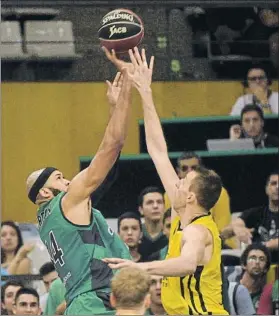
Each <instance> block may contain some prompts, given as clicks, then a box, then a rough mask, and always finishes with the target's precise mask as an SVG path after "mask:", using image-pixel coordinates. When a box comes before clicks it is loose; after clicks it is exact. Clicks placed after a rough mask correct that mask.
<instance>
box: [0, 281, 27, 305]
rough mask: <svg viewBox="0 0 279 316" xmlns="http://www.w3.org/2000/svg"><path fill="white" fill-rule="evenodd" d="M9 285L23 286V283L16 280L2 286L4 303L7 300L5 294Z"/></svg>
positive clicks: (2, 300)
mask: <svg viewBox="0 0 279 316" xmlns="http://www.w3.org/2000/svg"><path fill="white" fill-rule="evenodd" d="M9 286H18V287H21V288H22V287H23V284H22V283H20V282H16V281H8V282H6V283H5V284H4V285H3V286H2V288H1V302H2V303H4V300H5V294H6V290H7V288H8V287H9Z"/></svg>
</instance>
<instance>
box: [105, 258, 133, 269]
mask: <svg viewBox="0 0 279 316" xmlns="http://www.w3.org/2000/svg"><path fill="white" fill-rule="evenodd" d="M102 261H104V262H106V263H107V264H108V266H109V267H110V268H111V269H113V270H114V269H122V268H127V267H133V266H137V263H136V262H134V261H131V260H126V259H121V258H104V259H103V260H102Z"/></svg>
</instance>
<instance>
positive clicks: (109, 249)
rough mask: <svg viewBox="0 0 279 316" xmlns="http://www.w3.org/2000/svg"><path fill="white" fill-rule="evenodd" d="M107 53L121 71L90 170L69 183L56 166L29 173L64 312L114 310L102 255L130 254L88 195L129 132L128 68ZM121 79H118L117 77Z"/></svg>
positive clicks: (110, 94)
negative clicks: (60, 283)
mask: <svg viewBox="0 0 279 316" xmlns="http://www.w3.org/2000/svg"><path fill="white" fill-rule="evenodd" d="M106 55H107V57H108V58H109V60H111V61H112V62H113V63H114V64H115V65H116V66H117V67H118V69H119V70H120V72H121V76H120V75H117V77H116V79H115V80H114V83H113V84H110V83H108V85H109V89H108V97H109V100H110V101H111V100H112V99H115V100H116V104H115V108H114V110H113V113H112V115H111V119H110V121H109V123H108V126H107V128H106V131H105V135H104V138H103V141H102V143H101V145H100V147H99V149H98V151H97V153H96V155H95V157H94V159H93V160H92V161H91V163H90V165H89V167H88V168H86V169H85V170H83V171H81V172H80V173H79V174H77V175H76V176H75V177H74V178H73V179H72V181H71V182H70V181H68V180H66V179H64V177H63V174H62V173H61V172H60V171H59V170H57V169H56V168H52V167H47V168H44V169H41V170H37V171H35V172H33V173H32V174H31V175H30V176H29V177H28V179H27V191H28V197H29V198H30V200H31V201H32V202H33V203H35V204H36V205H38V206H39V209H38V213H37V218H38V224H39V233H40V237H41V239H42V241H43V242H44V243H45V245H46V246H47V248H48V251H49V254H50V256H51V258H52V261H53V263H54V265H55V269H56V270H57V272H58V274H59V277H60V279H61V280H62V281H63V283H64V284H65V288H66V294H65V299H66V304H67V309H66V312H65V313H66V314H71V315H94V314H95V315H101V314H103V315H104V314H113V309H112V307H111V305H110V301H109V296H110V292H111V289H110V281H111V278H112V277H113V271H112V270H111V269H110V268H109V267H108V265H107V264H106V263H104V262H103V261H102V259H103V258H106V257H120V258H130V254H129V250H128V248H127V246H126V245H125V244H124V243H123V242H122V241H121V239H120V238H119V237H118V235H117V234H114V233H113V231H112V230H111V229H110V227H109V226H108V225H107V222H106V220H105V218H104V217H103V216H102V214H101V213H100V212H99V211H97V210H96V209H94V208H92V207H91V200H90V195H91V194H92V192H94V191H95V190H96V189H97V188H98V186H99V185H100V184H101V183H102V182H103V181H104V179H105V177H106V176H107V174H108V172H109V171H110V169H111V168H112V166H113V165H114V163H115V161H116V159H117V157H118V155H119V153H120V151H121V149H122V147H123V144H124V140H125V138H126V135H127V125H128V117H129V109H130V104H131V88H132V86H131V81H130V79H129V78H128V75H127V67H133V66H132V65H131V64H128V63H124V62H122V61H120V60H118V59H117V58H116V56H115V54H114V52H112V53H110V52H108V51H106ZM120 77H121V78H120Z"/></svg>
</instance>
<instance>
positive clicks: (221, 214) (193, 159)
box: [165, 151, 236, 248]
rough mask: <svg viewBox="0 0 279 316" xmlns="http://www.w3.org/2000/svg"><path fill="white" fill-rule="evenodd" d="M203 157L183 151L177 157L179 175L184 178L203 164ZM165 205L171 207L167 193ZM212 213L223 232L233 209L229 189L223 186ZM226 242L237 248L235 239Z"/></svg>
mask: <svg viewBox="0 0 279 316" xmlns="http://www.w3.org/2000/svg"><path fill="white" fill-rule="evenodd" d="M202 165H203V163H202V159H201V157H200V156H198V155H197V154H196V153H195V152H192V151H188V152H184V153H182V155H181V156H180V157H179V158H178V159H177V167H176V171H177V175H178V176H179V178H180V179H184V178H185V177H186V175H187V173H188V172H190V171H191V170H195V168H196V167H197V166H202ZM165 205H166V208H170V207H171V205H170V201H169V198H168V196H167V194H166V193H165ZM210 213H211V215H212V217H213V219H214V221H215V223H216V225H217V227H218V229H219V231H220V232H221V231H222V229H223V228H225V227H226V226H227V225H228V224H229V223H230V221H231V210H230V198H229V195H228V192H227V190H226V189H225V188H224V187H222V191H221V194H220V197H219V200H218V201H217V203H216V204H215V205H214V207H213V208H212V209H211V210H210ZM225 244H226V246H227V247H229V248H236V243H235V241H234V240H233V239H227V240H226V241H225Z"/></svg>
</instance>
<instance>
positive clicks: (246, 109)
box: [240, 104, 264, 123]
mask: <svg viewBox="0 0 279 316" xmlns="http://www.w3.org/2000/svg"><path fill="white" fill-rule="evenodd" d="M252 111H255V112H257V113H258V114H259V116H260V118H261V119H262V120H263V121H264V114H263V111H262V109H261V108H260V107H259V106H258V105H255V104H247V105H245V107H244V108H243V109H242V111H241V114H240V121H241V123H242V119H243V115H244V114H245V113H247V112H252Z"/></svg>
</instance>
